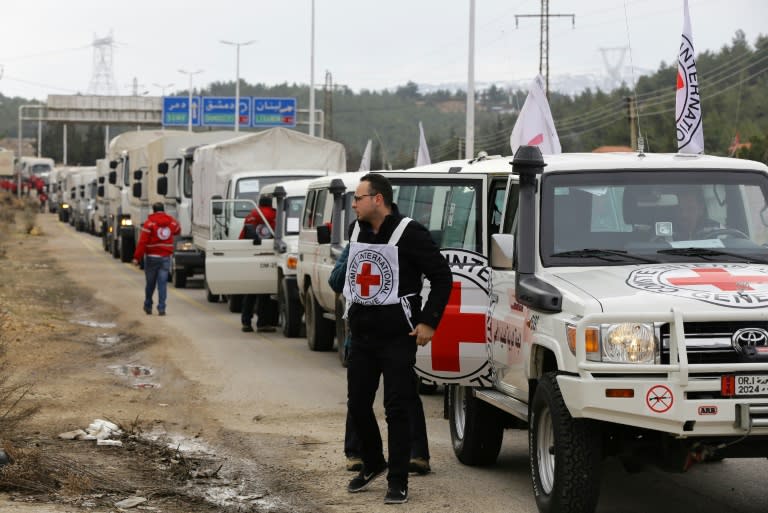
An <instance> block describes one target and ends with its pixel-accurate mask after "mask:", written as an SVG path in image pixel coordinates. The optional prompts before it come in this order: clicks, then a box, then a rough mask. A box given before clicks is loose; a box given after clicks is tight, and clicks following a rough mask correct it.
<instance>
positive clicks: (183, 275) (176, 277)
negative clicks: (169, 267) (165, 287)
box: [173, 267, 187, 289]
mask: <svg viewBox="0 0 768 513" xmlns="http://www.w3.org/2000/svg"><path fill="white" fill-rule="evenodd" d="M173 286H174V287H175V288H177V289H185V288H187V271H185V270H184V269H183V268H182V269H179V268H178V267H176V268H174V269H173Z"/></svg>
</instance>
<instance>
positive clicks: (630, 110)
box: [624, 96, 637, 150]
mask: <svg viewBox="0 0 768 513" xmlns="http://www.w3.org/2000/svg"><path fill="white" fill-rule="evenodd" d="M624 100H625V101H626V102H627V117H628V118H629V145H630V147H631V148H632V149H633V150H637V102H636V101H635V98H634V96H627V97H626V98H624Z"/></svg>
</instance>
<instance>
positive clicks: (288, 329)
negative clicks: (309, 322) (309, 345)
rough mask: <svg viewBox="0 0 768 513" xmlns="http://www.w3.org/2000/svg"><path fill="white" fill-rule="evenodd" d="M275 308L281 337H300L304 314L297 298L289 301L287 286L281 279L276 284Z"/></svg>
mask: <svg viewBox="0 0 768 513" xmlns="http://www.w3.org/2000/svg"><path fill="white" fill-rule="evenodd" d="M277 307H278V311H279V314H280V326H281V327H282V329H283V336H285V337H289V338H293V337H300V336H301V328H302V324H301V316H302V314H303V313H304V311H303V309H302V307H301V301H299V299H298V298H295V299H293V300H291V295H290V294H289V293H288V284H287V283H286V281H285V280H284V279H281V280H280V282H279V283H278V284H277Z"/></svg>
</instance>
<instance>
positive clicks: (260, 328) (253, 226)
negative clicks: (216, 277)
mask: <svg viewBox="0 0 768 513" xmlns="http://www.w3.org/2000/svg"><path fill="white" fill-rule="evenodd" d="M260 213H261V214H260ZM276 219H277V211H276V210H275V209H274V208H273V207H272V198H268V197H265V196H261V197H259V206H258V207H256V208H254V209H253V210H251V213H250V214H248V216H247V217H246V218H245V221H243V229H242V230H241V231H240V237H239V238H240V239H257V238H258V239H259V240H261V239H267V238H271V237H272V232H270V230H269V228H272V230H273V231H274V229H275V221H276ZM264 221H266V222H267V224H268V225H269V227H267V225H265V224H264ZM254 304H256V331H257V332H262V333H263V332H273V331H275V330H276V327H275V325H276V324H277V315H278V312H277V302H276V301H275V300H273V299H272V298H270V297H269V294H246V295H245V296H244V297H243V309H242V312H241V314H240V322H241V324H242V330H243V331H245V332H251V331H253V326H252V322H253V306H254Z"/></svg>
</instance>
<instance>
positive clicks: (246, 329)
mask: <svg viewBox="0 0 768 513" xmlns="http://www.w3.org/2000/svg"><path fill="white" fill-rule="evenodd" d="M240 329H242V330H243V331H244V332H246V333H250V332H252V331H253V326H251V325H250V324H243V327H242V328H240Z"/></svg>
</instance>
